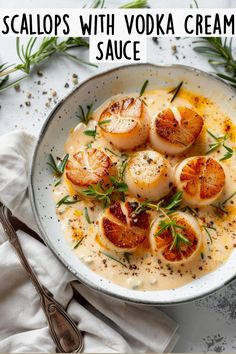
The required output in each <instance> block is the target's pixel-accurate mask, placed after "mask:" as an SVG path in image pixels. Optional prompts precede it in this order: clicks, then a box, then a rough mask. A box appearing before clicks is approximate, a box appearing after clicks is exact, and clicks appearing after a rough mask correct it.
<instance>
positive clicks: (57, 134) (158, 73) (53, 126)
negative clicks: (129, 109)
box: [30, 64, 236, 305]
mask: <svg viewBox="0 0 236 354" xmlns="http://www.w3.org/2000/svg"><path fill="white" fill-rule="evenodd" d="M145 80H149V85H148V88H149V89H152V88H153V89H155V88H158V87H170V86H176V85H178V83H179V82H180V81H184V87H185V88H186V89H189V90H190V91H193V92H196V93H199V94H201V95H203V96H206V97H208V98H210V99H211V98H212V99H214V100H215V101H217V103H218V104H219V106H220V107H221V109H222V110H223V111H225V112H226V113H228V114H229V115H230V116H231V117H236V110H235V102H236V93H235V91H234V90H233V89H232V88H231V87H230V86H229V85H227V84H225V83H224V82H223V81H222V80H220V79H217V78H215V77H213V76H211V75H209V74H206V73H204V72H202V71H199V70H197V69H193V68H190V67H187V66H182V65H171V66H157V65H152V64H135V65H129V66H122V67H120V68H116V69H113V70H110V71H107V72H104V73H101V74H99V75H96V76H94V77H92V78H90V79H88V80H86V81H85V82H83V83H82V84H81V85H80V86H79V87H78V88H76V89H75V90H74V91H73V92H72V93H71V94H70V95H69V96H68V97H67V98H65V99H64V100H62V101H61V102H60V103H59V104H58V105H57V107H56V108H55V109H54V110H53V112H52V113H51V114H50V116H49V117H48V119H47V121H46V122H45V124H44V126H43V128H42V131H41V133H40V136H39V140H38V143H37V146H36V148H35V151H34V155H33V160H32V166H31V175H30V199H31V203H32V207H33V211H34V215H35V218H36V221H37V224H38V227H39V229H40V231H41V234H42V236H43V239H44V241H45V242H46V244H47V245H48V247H50V249H51V250H52V251H53V252H54V253H55V255H56V256H57V257H58V258H59V260H60V261H61V262H62V263H64V265H65V266H66V268H67V269H68V270H69V271H71V272H72V273H73V274H74V275H75V276H76V277H77V278H78V279H79V280H80V281H81V282H82V283H84V284H86V285H88V286H89V287H91V288H93V289H94V290H96V291H99V292H101V293H104V294H107V295H110V296H113V297H116V298H119V299H122V300H124V301H132V302H135V303H143V304H150V305H151V304H155V305H167V304H176V303H182V302H187V301H190V300H194V299H197V298H199V297H202V296H204V295H207V294H209V293H211V292H213V291H215V290H217V289H219V288H220V287H222V286H224V285H225V284H227V283H228V282H229V281H231V280H232V279H233V278H235V276H236V250H235V251H233V252H232V254H231V256H230V257H229V259H228V260H227V262H226V263H224V264H222V265H221V266H220V267H219V268H217V269H216V270H215V271H213V272H211V273H209V274H207V275H204V276H203V277H201V278H200V279H196V280H193V281H192V282H191V283H188V284H187V285H185V286H182V287H179V288H177V289H173V290H160V291H139V290H129V289H126V288H123V287H121V286H118V285H116V284H113V283H112V282H110V281H109V280H107V279H104V278H102V277H101V276H99V275H98V274H96V273H95V272H93V271H92V270H90V269H89V268H88V267H87V266H86V265H84V264H83V263H82V262H81V261H80V260H79V259H78V258H77V257H76V255H75V254H74V253H73V252H72V251H71V249H70V247H69V245H68V244H67V242H66V240H65V238H64V236H63V234H62V231H61V229H60V223H59V222H58V221H57V217H56V213H55V205H54V202H53V200H52V192H51V187H50V183H51V182H52V174H51V171H50V168H49V167H47V165H46V162H47V161H48V155H49V153H50V152H52V153H53V155H55V156H62V155H63V154H64V149H63V146H64V142H65V140H66V138H67V136H68V134H69V132H70V130H71V128H73V127H75V126H76V124H77V123H78V119H77V118H76V117H75V112H77V111H78V107H79V105H80V104H81V105H83V106H85V105H86V104H90V103H91V102H94V107H93V108H96V107H98V106H99V105H100V104H101V103H102V102H103V101H104V100H106V99H107V98H109V97H110V96H113V95H115V94H118V93H128V92H134V91H136V92H139V90H140V88H141V87H142V85H143V83H144V81H145ZM45 262H47V260H45Z"/></svg>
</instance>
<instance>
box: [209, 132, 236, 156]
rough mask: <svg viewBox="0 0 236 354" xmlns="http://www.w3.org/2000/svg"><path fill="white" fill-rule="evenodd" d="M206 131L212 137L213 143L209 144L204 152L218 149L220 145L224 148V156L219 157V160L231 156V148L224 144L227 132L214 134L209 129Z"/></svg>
mask: <svg viewBox="0 0 236 354" xmlns="http://www.w3.org/2000/svg"><path fill="white" fill-rule="evenodd" d="M207 133H208V134H209V135H210V136H211V137H212V138H213V139H214V143H211V144H209V147H210V149H209V150H208V151H207V152H206V155H207V154H209V153H210V152H212V151H214V150H216V149H220V148H221V147H223V148H225V150H226V153H225V154H224V156H223V157H222V158H221V159H220V161H224V160H228V159H230V158H231V157H232V156H233V153H234V151H233V149H231V148H230V147H229V146H227V145H226V144H225V142H226V140H227V138H228V136H227V134H224V135H220V136H216V135H214V134H213V133H212V132H210V130H207Z"/></svg>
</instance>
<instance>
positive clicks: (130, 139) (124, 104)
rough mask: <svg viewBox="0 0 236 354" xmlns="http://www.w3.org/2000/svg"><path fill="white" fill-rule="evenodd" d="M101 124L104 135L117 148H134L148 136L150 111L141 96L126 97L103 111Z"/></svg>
mask: <svg viewBox="0 0 236 354" xmlns="http://www.w3.org/2000/svg"><path fill="white" fill-rule="evenodd" d="M99 126H100V128H101V131H102V134H103V136H104V137H105V138H106V139H107V140H108V141H109V142H110V143H111V144H112V145H114V146H115V147H116V148H117V149H120V150H132V149H135V148H136V147H137V146H139V145H142V144H143V143H145V142H146V140H147V138H148V132H149V118H148V112H147V109H146V107H145V105H144V103H143V101H142V100H140V99H139V98H126V99H124V100H120V101H117V102H115V103H112V104H111V105H110V106H109V107H108V108H106V109H105V110H104V111H103V112H102V114H101V116H100V118H99Z"/></svg>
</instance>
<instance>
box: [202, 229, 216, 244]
mask: <svg viewBox="0 0 236 354" xmlns="http://www.w3.org/2000/svg"><path fill="white" fill-rule="evenodd" d="M203 228H204V230H205V231H206V233H207V236H208V238H209V240H210V243H212V242H213V240H212V237H211V233H210V231H209V230H214V231H216V228H215V227H213V226H207V225H203Z"/></svg>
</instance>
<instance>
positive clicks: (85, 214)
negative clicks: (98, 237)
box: [84, 207, 91, 224]
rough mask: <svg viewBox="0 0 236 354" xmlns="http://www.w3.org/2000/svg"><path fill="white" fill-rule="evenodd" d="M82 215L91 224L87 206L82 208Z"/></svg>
mask: <svg viewBox="0 0 236 354" xmlns="http://www.w3.org/2000/svg"><path fill="white" fill-rule="evenodd" d="M84 216H85V218H86V220H87V221H88V223H89V224H91V219H90V217H89V213H88V208H87V207H85V208H84Z"/></svg>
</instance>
